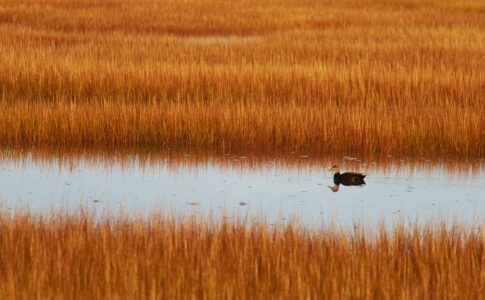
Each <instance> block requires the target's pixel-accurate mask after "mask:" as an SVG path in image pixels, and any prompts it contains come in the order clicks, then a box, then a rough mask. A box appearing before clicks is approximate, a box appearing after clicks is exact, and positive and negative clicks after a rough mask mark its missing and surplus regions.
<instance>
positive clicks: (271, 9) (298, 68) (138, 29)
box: [0, 0, 485, 157]
mask: <svg viewBox="0 0 485 300" xmlns="http://www.w3.org/2000/svg"><path fill="white" fill-rule="evenodd" d="M484 28H485V2H484V1H483V0H465V1H459V2H456V1H452V0H445V1H442V0H426V1H422V0H406V1H404V0H391V1H389V0H378V1H367V0H366V1H360V0H350V1H332V0H322V1H305V0H289V1H280V0H274V1H264V2H261V1H253V0H248V1H229V2H228V1H223V0H208V1H201V0H189V1H183V2H180V1H175V0H166V1H163V2H160V1H151V0H141V1H130V0H112V1H93V0H75V1H67V0H45V1H34V0H23V1H12V0H0V99H2V100H0V102H1V104H0V105H1V109H0V143H2V144H10V145H24V146H25V145H28V146H31V145H41V144H52V145H60V144H73V145H91V144H96V145H98V146H109V147H118V148H122V147H125V146H126V145H134V146H136V145H150V146H154V147H159V148H165V147H167V148H170V147H173V148H178V149H180V148H183V149H193V148H198V149H207V148H210V149H214V148H217V149H222V148H225V149H229V150H230V151H232V150H234V149H237V150H240V151H254V152H267V151H275V150H277V151H283V152H285V151H291V150H299V149H301V150H303V151H306V150H308V151H313V152H314V153H315V154H321V153H327V152H341V151H345V152H355V151H362V152H364V153H386V152H388V153H389V152H392V153H395V154H398V153H401V154H410V155H417V156H418V155H426V154H429V153H434V154H444V155H449V154H453V155H461V156H475V157H478V156H483V155H484V154H485V98H484V97H485V96H484V92H483V91H484V90H485V72H484V69H483V66H484V65H485V42H484V41H485V30H483V29H484Z"/></svg>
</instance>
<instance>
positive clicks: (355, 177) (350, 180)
mask: <svg viewBox="0 0 485 300" xmlns="http://www.w3.org/2000/svg"><path fill="white" fill-rule="evenodd" d="M364 177H365V175H364V174H361V173H354V172H347V173H344V174H342V175H340V178H341V181H342V182H344V183H347V184H350V185H352V184H355V183H357V184H365V182H364Z"/></svg>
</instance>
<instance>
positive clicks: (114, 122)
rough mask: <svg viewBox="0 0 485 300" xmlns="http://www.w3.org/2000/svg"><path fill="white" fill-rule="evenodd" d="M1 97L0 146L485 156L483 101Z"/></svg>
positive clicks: (484, 106)
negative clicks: (378, 103)
mask: <svg viewBox="0 0 485 300" xmlns="http://www.w3.org/2000/svg"><path fill="white" fill-rule="evenodd" d="M403 107H405V108H403V109H400V108H399V107H392V106H390V107H387V108H384V107H378V108H375V107H366V106H362V105H345V106H341V107H340V108H339V107H337V106H336V105H335V104H330V103H329V104H325V105H316V104H315V105H291V104H282V105H271V104H255V103H248V104H242V103H238V104H230V103H221V104H216V103H187V102H185V103H172V102H169V103H167V102H153V103H120V102H116V101H109V102H101V103H75V102H64V101H61V102H31V101H14V102H11V103H8V102H4V103H0V141H1V144H3V145H4V146H5V145H7V146H11V147H12V146H13V147H15V146H26V147H30V146H45V145H50V146H63V147H64V146H69V147H73V146H74V147H76V146H98V147H99V146H101V147H111V148H123V147H132V148H133V147H152V148H158V149H159V150H161V149H171V150H183V151H197V150H198V151H200V150H202V151H203V150H207V149H211V150H217V151H218V152H224V151H226V152H227V151H229V152H234V151H237V152H239V153H248V152H252V153H258V152H259V153H278V152H279V153H289V152H291V151H297V152H306V153H309V154H315V155H328V154H332V153H333V154H336V153H345V154H347V153H357V154H358V155H361V156H362V155H372V154H377V155H378V154H381V155H382V154H388V153H393V154H401V155H415V156H419V155H433V156H435V155H455V156H458V155H460V156H475V157H480V156H483V155H484V154H485V130H484V128H485V105H482V106H481V107H467V106H462V105H457V104H447V105H445V107H441V108H436V107H435V106H432V105H411V106H403Z"/></svg>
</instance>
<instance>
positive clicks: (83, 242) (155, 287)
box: [0, 210, 485, 299]
mask: <svg viewBox="0 0 485 300" xmlns="http://www.w3.org/2000/svg"><path fill="white" fill-rule="evenodd" d="M435 224H436V225H422V226H418V225H410V226H405V225H403V224H402V223H401V224H397V225H395V226H394V228H393V229H392V230H386V229H384V227H381V228H379V229H377V230H376V231H373V230H371V229H363V227H361V226H355V227H354V228H353V229H351V230H346V229H342V228H339V227H338V226H331V227H329V228H313V229H312V228H304V227H301V226H300V225H299V223H298V222H297V221H295V220H293V221H289V222H288V223H287V224H276V225H275V226H270V225H268V224H266V223H265V221H264V220H261V219H258V218H255V219H251V220H250V221H249V219H246V218H239V217H232V218H226V217H221V218H220V219H216V218H213V217H205V218H204V217H201V216H186V217H175V215H173V214H167V213H164V212H158V213H156V214H154V215H151V216H150V217H148V218H143V217H136V216H131V217H128V216H125V215H120V216H118V217H116V216H109V215H105V216H102V217H94V216H93V214H92V213H89V212H87V211H86V210H80V211H78V212H76V213H64V212H59V211H52V212H51V213H50V214H47V215H43V216H38V215H37V216H36V215H32V214H30V213H29V212H27V211H25V210H17V211H15V213H13V215H12V213H11V212H9V211H7V210H2V212H1V214H0V232H1V234H0V296H1V297H2V298H25V299H27V298H29V299H31V298H33V297H34V298H37V297H38V298H64V299H65V298H90V299H92V298H120V297H121V298H125V299H126V298H130V299H140V298H152V299H160V298H192V297H194V298H199V299H200V298H207V299H214V298H268V297H284V298H309V297H310V298H321V297H324V298H359V299H360V298H367V299H376V298H381V299H382V298H383V299H398V298H401V299H402V298H412V299H429V298H438V299H442V298H461V299H464V298H465V299H466V298H468V299H471V298H472V299H473V298H474V299H476V298H480V297H481V296H482V295H483V293H484V292H485V291H484V287H485V268H484V265H483V264H484V263H485V254H484V246H485V240H484V236H483V234H484V230H483V227H482V228H481V229H473V228H476V227H471V229H470V228H467V227H461V226H459V225H457V224H443V223H439V222H437V223H435Z"/></svg>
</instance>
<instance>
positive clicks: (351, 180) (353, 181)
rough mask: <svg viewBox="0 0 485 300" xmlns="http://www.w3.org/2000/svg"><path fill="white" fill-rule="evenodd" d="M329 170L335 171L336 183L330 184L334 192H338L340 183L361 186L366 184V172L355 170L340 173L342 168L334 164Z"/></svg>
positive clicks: (334, 181)
mask: <svg viewBox="0 0 485 300" xmlns="http://www.w3.org/2000/svg"><path fill="white" fill-rule="evenodd" d="M329 171H331V172H332V171H333V172H335V174H334V175H333V183H334V184H335V185H334V186H328V187H329V188H330V189H331V190H332V192H338V191H339V189H340V185H341V184H342V185H346V186H349V185H356V186H360V185H363V184H365V181H364V177H365V176H366V175H365V174H361V173H353V172H347V173H343V174H340V169H339V167H338V166H332V168H331V169H330V170H329Z"/></svg>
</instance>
